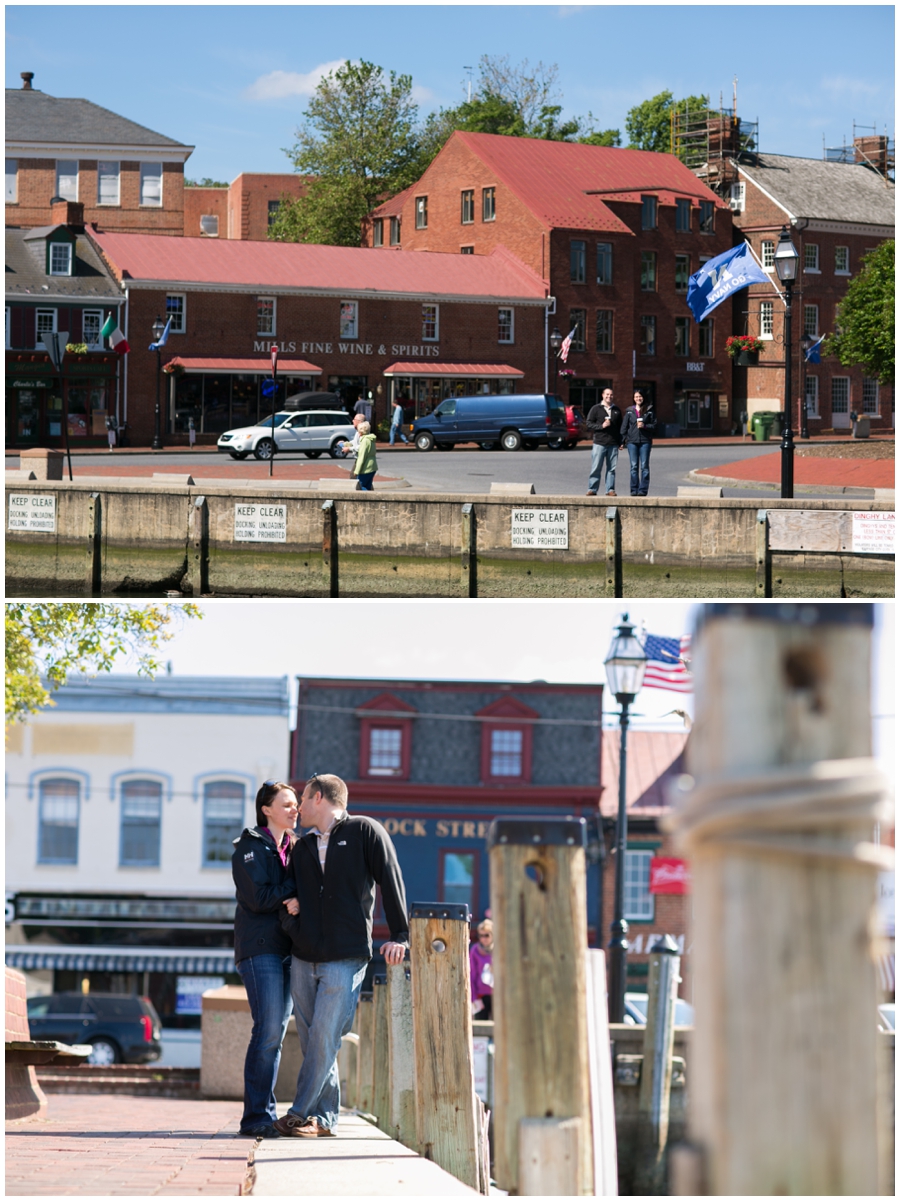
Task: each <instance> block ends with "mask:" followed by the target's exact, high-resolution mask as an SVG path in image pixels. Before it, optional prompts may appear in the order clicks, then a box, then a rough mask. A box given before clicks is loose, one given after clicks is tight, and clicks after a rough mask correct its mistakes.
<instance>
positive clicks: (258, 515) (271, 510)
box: [234, 505, 287, 542]
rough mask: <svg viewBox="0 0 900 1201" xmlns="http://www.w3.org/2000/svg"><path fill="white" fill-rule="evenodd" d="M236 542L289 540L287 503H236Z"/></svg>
mask: <svg viewBox="0 0 900 1201" xmlns="http://www.w3.org/2000/svg"><path fill="white" fill-rule="evenodd" d="M234 540H235V542H287V505H235V506H234Z"/></svg>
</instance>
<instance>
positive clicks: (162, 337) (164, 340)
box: [150, 317, 172, 350]
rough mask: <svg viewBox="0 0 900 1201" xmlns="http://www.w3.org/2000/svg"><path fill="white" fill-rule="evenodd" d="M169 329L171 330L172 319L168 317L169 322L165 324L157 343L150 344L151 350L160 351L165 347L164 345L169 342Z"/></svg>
mask: <svg viewBox="0 0 900 1201" xmlns="http://www.w3.org/2000/svg"><path fill="white" fill-rule="evenodd" d="M171 328H172V318H171V317H170V318H169V320H168V321H167V322H166V328H165V329H164V330H163V332H162V333H161V334H160V337H159V341H158V342H151V343H150V349H151V350H162V348H163V347H164V346H165V344H166V343H167V342H168V340H169V330H170V329H171Z"/></svg>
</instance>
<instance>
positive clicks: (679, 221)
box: [675, 197, 691, 234]
mask: <svg viewBox="0 0 900 1201" xmlns="http://www.w3.org/2000/svg"><path fill="white" fill-rule="evenodd" d="M675 232H676V233H678V234H689V233H690V232H691V202H690V200H688V199H687V198H683V197H679V198H676V200H675Z"/></svg>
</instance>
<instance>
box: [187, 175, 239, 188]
mask: <svg viewBox="0 0 900 1201" xmlns="http://www.w3.org/2000/svg"><path fill="white" fill-rule="evenodd" d="M184 186H185V187H186V188H227V187H228V184H227V183H223V182H222V181H221V180H219V179H210V178H209V176H208V175H207V176H205V177H204V178H203V179H201V180H200V181H199V182H198V181H197V180H196V179H186V180H185V181H184Z"/></svg>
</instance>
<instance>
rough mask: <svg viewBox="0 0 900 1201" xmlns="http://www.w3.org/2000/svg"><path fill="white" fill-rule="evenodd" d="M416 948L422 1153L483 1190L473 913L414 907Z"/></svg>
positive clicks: (412, 934) (441, 907)
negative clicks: (473, 995) (472, 995)
mask: <svg viewBox="0 0 900 1201" xmlns="http://www.w3.org/2000/svg"><path fill="white" fill-rule="evenodd" d="M409 947H410V951H409V957H410V975H411V978H412V1016H413V1044H414V1048H415V1059H416V1068H415V1079H416V1085H415V1087H416V1141H417V1143H418V1148H419V1152H420V1154H421V1155H424V1157H425V1158H426V1159H432V1160H434V1162H435V1163H437V1164H439V1165H440V1167H442V1168H443V1169H444V1171H446V1172H449V1173H450V1174H451V1176H455V1177H456V1178H457V1180H461V1181H462V1182H463V1184H467V1185H468V1186H469V1187H470V1188H473V1189H476V1190H477V1189H478V1188H479V1180H480V1173H479V1160H480V1156H479V1151H478V1148H479V1141H480V1131H479V1129H478V1122H477V1117H476V1106H475V1073H474V1065H473V1057H472V1010H471V1003H470V1001H469V909H468V906H467V905H451V904H444V903H443V902H435V903H433V904H430V905H429V904H417V905H413V907H412V909H411V910H410V917H409Z"/></svg>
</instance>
